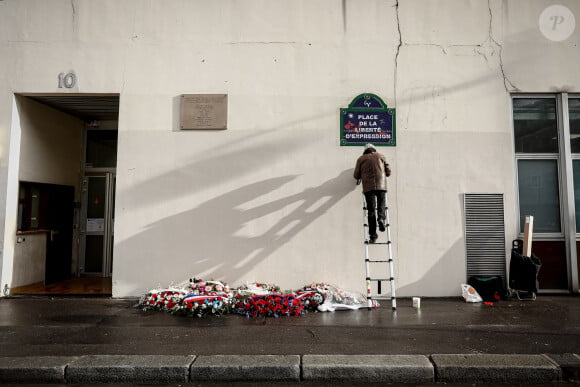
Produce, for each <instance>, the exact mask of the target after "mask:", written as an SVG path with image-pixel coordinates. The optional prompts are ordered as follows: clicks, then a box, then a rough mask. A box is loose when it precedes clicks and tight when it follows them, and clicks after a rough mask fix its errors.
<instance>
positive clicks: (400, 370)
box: [0, 296, 580, 384]
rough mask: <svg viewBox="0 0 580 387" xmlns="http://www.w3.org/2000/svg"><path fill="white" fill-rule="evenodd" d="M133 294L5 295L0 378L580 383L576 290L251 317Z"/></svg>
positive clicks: (0, 323) (53, 380)
mask: <svg viewBox="0 0 580 387" xmlns="http://www.w3.org/2000/svg"><path fill="white" fill-rule="evenodd" d="M135 303H136V300H119V299H116V300H113V299H98V298H96V299H83V298H59V299H50V298H10V299H6V298H4V299H0V384H3V383H8V382H23V381H24V382H28V383H69V384H74V383H81V384H87V383H103V382H108V383H119V382H124V383H184V382H187V381H194V382H200V383H202V382H204V381H214V382H215V381H217V382H219V381H225V380H241V381H258V382H259V381H270V382H272V381H275V380H278V381H281V382H289V383H290V382H291V383H297V382H299V383H303V384H308V383H317V382H319V383H327V382H330V383H332V382H344V383H357V382H359V383H366V382H395V383H413V384H429V383H441V382H446V383H449V382H454V383H475V382H485V383H495V382H508V383H540V384H541V383H544V382H550V383H552V382H553V381H558V380H564V381H569V380H578V378H579V370H580V357H578V355H576V354H580V297H578V296H551V297H542V296H541V297H539V298H538V299H537V300H536V301H517V300H510V301H500V302H498V303H496V304H494V305H493V306H487V305H484V304H466V303H464V302H463V300H461V299H460V298H448V299H429V298H423V300H422V302H421V309H414V308H412V306H411V300H409V299H400V300H399V302H398V306H399V307H398V309H397V311H395V312H393V311H392V310H391V308H390V305H389V303H387V305H385V307H382V308H379V309H374V310H371V311H368V310H366V309H363V310H359V311H340V312H338V311H337V312H333V313H309V314H306V315H304V316H301V317H282V318H279V319H273V318H268V319H264V318H260V319H247V318H245V317H242V316H237V315H227V316H222V317H203V318H187V317H179V316H172V315H170V314H168V313H165V312H151V311H150V312H142V311H140V310H138V309H135V308H133V305H134V304H135Z"/></svg>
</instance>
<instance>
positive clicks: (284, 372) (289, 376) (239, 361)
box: [190, 355, 300, 381]
mask: <svg viewBox="0 0 580 387" xmlns="http://www.w3.org/2000/svg"><path fill="white" fill-rule="evenodd" d="M190 380H191V381H198V380H222V381H223V380H229V381H233V380H248V381H249V380H252V381H266V380H269V381H300V356H299V355H213V356H198V357H197V359H196V360H195V362H194V363H193V364H192V365H191V373H190Z"/></svg>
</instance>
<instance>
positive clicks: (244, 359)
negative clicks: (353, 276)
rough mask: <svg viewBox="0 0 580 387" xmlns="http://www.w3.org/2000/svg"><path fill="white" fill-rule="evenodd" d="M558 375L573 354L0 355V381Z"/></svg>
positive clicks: (546, 378)
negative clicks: (428, 355)
mask: <svg viewBox="0 0 580 387" xmlns="http://www.w3.org/2000/svg"><path fill="white" fill-rule="evenodd" d="M562 379H564V380H567V381H578V380H579V379H580V356H578V354H573V353H565V354H546V355H492V354H435V355H431V357H430V358H429V357H427V356H423V355H303V356H300V355H215V356H197V357H196V356H193V355H191V356H165V355H159V356H157V355H127V356H125V355H95V356H79V357H75V356H28V357H1V356H0V385H1V384H5V383H29V384H34V383H60V384H64V383H120V382H133V383H183V382H188V381H190V380H191V381H197V380H210V381H227V380H240V381H291V382H298V381H301V380H303V381H321V380H324V381H337V382H343V383H344V382H357V381H359V382H360V381H372V382H395V383H423V382H426V383H433V382H436V383H445V382H467V383H477V382H495V383H525V382H532V383H536V384H537V383H546V382H554V381H559V380H562Z"/></svg>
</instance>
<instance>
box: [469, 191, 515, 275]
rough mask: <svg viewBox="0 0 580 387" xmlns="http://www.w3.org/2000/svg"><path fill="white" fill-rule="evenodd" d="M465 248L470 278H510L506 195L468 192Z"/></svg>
mask: <svg viewBox="0 0 580 387" xmlns="http://www.w3.org/2000/svg"><path fill="white" fill-rule="evenodd" d="M463 206H464V211H465V248H466V258H467V278H469V277H471V276H500V277H502V279H503V280H504V283H505V278H506V254H505V225H504V202H503V194H474V193H466V194H465V195H464V199H463Z"/></svg>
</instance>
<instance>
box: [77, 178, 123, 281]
mask: <svg viewBox="0 0 580 387" xmlns="http://www.w3.org/2000/svg"><path fill="white" fill-rule="evenodd" d="M114 198H115V174H114V173H113V172H91V173H86V174H85V177H84V178H83V181H82V211H81V214H82V218H81V227H80V236H81V240H80V244H81V246H80V247H81V248H80V253H81V254H80V267H79V271H80V274H81V275H94V276H101V277H110V276H111V274H112V267H113V238H114V218H113V217H114V209H115V200H114Z"/></svg>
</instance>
